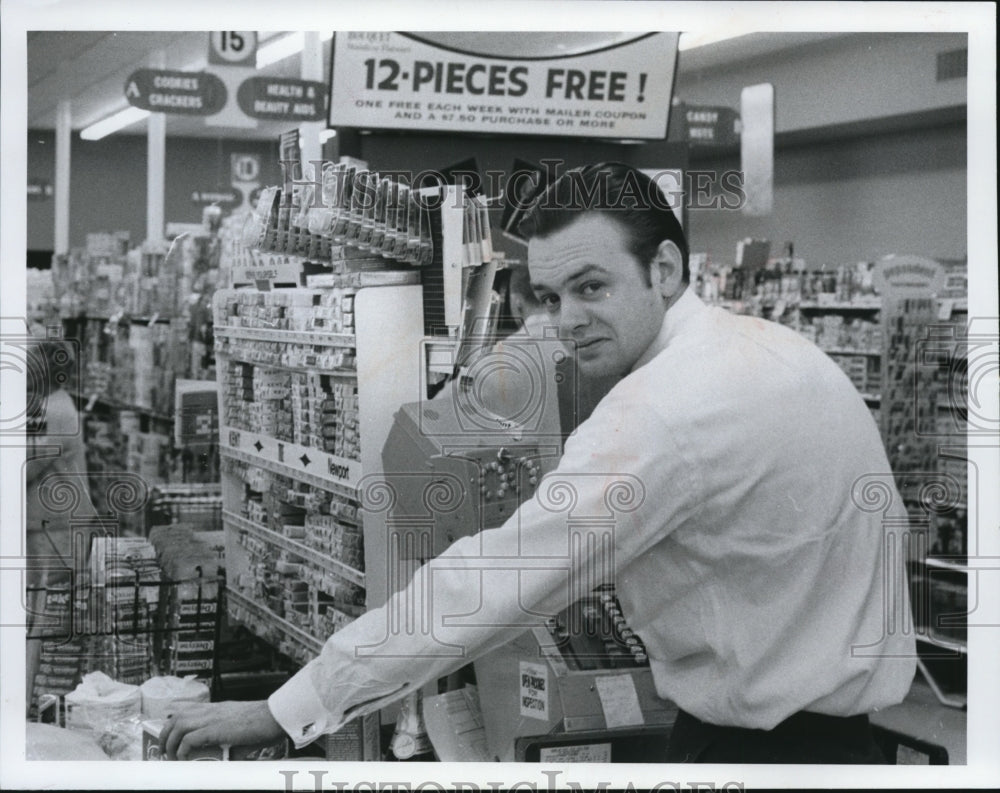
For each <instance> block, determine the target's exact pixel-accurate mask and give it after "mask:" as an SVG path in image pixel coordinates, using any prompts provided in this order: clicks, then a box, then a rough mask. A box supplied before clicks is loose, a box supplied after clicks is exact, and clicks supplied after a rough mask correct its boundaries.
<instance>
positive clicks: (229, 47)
mask: <svg viewBox="0 0 1000 793" xmlns="http://www.w3.org/2000/svg"><path fill="white" fill-rule="evenodd" d="M208 62H209V63H214V64H216V65H217V66H256V65H257V31H255V30H213V31H212V32H211V33H209V34H208Z"/></svg>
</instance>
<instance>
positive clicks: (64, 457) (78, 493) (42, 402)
mask: <svg viewBox="0 0 1000 793" xmlns="http://www.w3.org/2000/svg"><path fill="white" fill-rule="evenodd" d="M32 335H33V336H34V337H35V338H36V339H37V341H32V342H30V343H29V344H28V345H27V356H28V358H27V363H28V371H27V375H28V376H27V393H26V395H25V396H26V405H27V415H28V419H29V422H30V423H31V425H33V426H29V427H28V432H27V433H26V437H27V440H28V453H27V459H26V461H25V466H24V467H25V490H24V495H25V498H24V520H25V532H26V558H27V559H28V565H27V575H26V582H27V587H28V590H27V593H26V599H25V603H26V604H27V606H28V610H27V617H28V620H27V624H28V637H29V639H28V642H27V668H26V673H27V688H26V691H27V700H26V701H27V703H28V705H29V706H30V704H31V695H32V689H33V685H34V679H35V673H36V672H37V671H38V664H39V661H40V657H41V645H42V640H41V639H40V638H39V637H40V636H41V634H42V633H43V632H44V630H45V628H46V627H47V620H46V619H45V617H44V612H45V599H46V598H45V596H46V592H47V591H50V590H52V589H67V588H68V587H69V586H70V585H71V584H72V576H71V570H72V569H73V567H74V559H73V542H72V536H71V531H70V520H71V518H78V519H79V518H81V517H87V516H89V515H93V514H95V511H94V509H93V507H92V506H91V503H90V495H89V489H88V483H87V457H86V449H85V448H84V443H83V426H82V423H81V419H80V414H79V412H78V411H77V409H76V405H75V404H74V402H73V397H72V396H71V395H70V393H69V391H68V390H67V387H70V386H71V384H72V383H73V382H74V376H75V370H76V360H75V359H74V356H73V350H72V347H71V345H69V344H68V343H66V342H63V341H61V340H57V339H47V338H46V335H45V329H44V328H41V327H37V326H36V327H35V328H33V330H32ZM70 503H75V507H74V508H73V509H72V510H71V511H68V510H66V509H62V508H61V507H65V506H67V505H69V504H70ZM55 635H58V631H55Z"/></svg>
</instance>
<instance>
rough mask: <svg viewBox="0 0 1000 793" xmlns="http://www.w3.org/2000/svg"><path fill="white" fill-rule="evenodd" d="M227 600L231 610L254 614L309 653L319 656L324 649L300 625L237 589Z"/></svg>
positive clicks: (231, 591)
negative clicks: (239, 609)
mask: <svg viewBox="0 0 1000 793" xmlns="http://www.w3.org/2000/svg"><path fill="white" fill-rule="evenodd" d="M226 598H227V599H228V600H229V604H230V609H232V607H233V606H238V607H240V608H243V609H246V611H248V612H249V613H250V614H252V615H253V616H254V617H255V618H256V619H258V620H260V621H261V622H264V623H266V624H267V625H269V626H271V627H274V628H277V629H278V630H279V631H281V632H282V633H283V634H284V635H285V637H286V638H288V639H290V640H291V641H292V642H294V643H295V644H298V645H299V646H300V647H302V648H303V649H305V650H306V651H307V652H308V653H310V654H312V655H318V654H319V652H320V651H321V650H322V649H323V642H322V641H321V640H320V639H317V638H315V637H314V636H312V635H311V634H309V633H308V632H306V631H304V630H303V629H302V628H300V627H299V626H298V625H294V624H293V623H291V622H289V621H288V620H286V619H285V618H284V617H279V616H278V615H277V614H275V613H274V612H273V611H271V609H269V608H267V607H266V606H262V605H260V604H259V603H256V602H254V601H253V600H251V599H250V598H248V597H246V596H244V595H242V594H240V593H239V592H237V591H236V590H235V589H227V590H226Z"/></svg>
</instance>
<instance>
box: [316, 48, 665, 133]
mask: <svg viewBox="0 0 1000 793" xmlns="http://www.w3.org/2000/svg"><path fill="white" fill-rule="evenodd" d="M677 41H678V34H677V33H644V34H634V33H627V34H626V33H575V34H569V33H567V34H563V33H559V34H553V33H531V32H520V33H461V32H456V33H438V34H430V33H426V34H420V35H415V34H410V33H392V32H369V33H362V32H350V33H338V34H336V35H335V37H334V42H333V57H332V58H331V71H332V74H331V79H330V117H329V122H330V125H331V126H339V127H370V128H388V129H422V130H449V131H456V132H480V133H482V132H487V133H494V134H495V133H509V134H519V135H568V136H580V137H588V138H595V137H606V138H655V139H663V138H665V137H666V133H667V121H668V118H669V112H670V99H671V94H672V93H673V85H674V74H675V67H676V63H677Z"/></svg>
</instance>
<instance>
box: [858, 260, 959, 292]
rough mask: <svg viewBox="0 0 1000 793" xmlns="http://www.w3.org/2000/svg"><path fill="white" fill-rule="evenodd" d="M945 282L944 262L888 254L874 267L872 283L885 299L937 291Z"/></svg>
mask: <svg viewBox="0 0 1000 793" xmlns="http://www.w3.org/2000/svg"><path fill="white" fill-rule="evenodd" d="M944 283H945V269H944V266H943V265H942V264H941V262H938V261H935V260H934V259H928V258H926V257H924V256H913V255H910V254H906V255H902V256H900V255H890V256H884V257H882V258H881V259H879V260H878V261H877V262H875V269H874V270H873V271H872V286H874V287H875V291H876V292H878V293H879V294H880V295H882V299H883V300H889V299H896V298H899V299H904V298H907V297H923V296H928V295H932V294H937V293H938V292H940V291H941V290H942V288H943V287H944Z"/></svg>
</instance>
